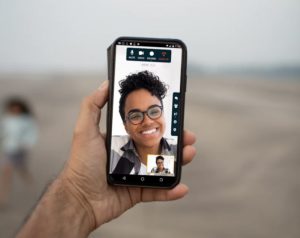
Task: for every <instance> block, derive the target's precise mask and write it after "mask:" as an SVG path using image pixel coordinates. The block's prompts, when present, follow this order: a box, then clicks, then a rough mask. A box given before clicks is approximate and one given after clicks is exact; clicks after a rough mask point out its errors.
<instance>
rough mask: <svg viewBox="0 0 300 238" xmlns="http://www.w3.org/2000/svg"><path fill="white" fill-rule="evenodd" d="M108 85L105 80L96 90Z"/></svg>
mask: <svg viewBox="0 0 300 238" xmlns="http://www.w3.org/2000/svg"><path fill="white" fill-rule="evenodd" d="M107 85H108V80H105V81H104V82H103V83H101V85H100V87H99V88H98V90H101V89H103V88H106V87H107Z"/></svg>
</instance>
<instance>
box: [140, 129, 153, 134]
mask: <svg viewBox="0 0 300 238" xmlns="http://www.w3.org/2000/svg"><path fill="white" fill-rule="evenodd" d="M154 132H156V129H155V128H154V129H151V130H148V131H143V132H142V134H144V135H149V134H152V133H154Z"/></svg>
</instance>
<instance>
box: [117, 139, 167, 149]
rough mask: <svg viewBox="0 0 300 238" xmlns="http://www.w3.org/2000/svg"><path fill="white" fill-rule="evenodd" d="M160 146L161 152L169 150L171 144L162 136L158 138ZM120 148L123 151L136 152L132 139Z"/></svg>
mask: <svg viewBox="0 0 300 238" xmlns="http://www.w3.org/2000/svg"><path fill="white" fill-rule="evenodd" d="M160 146H161V152H162V153H163V152H164V151H171V146H170V145H169V143H168V142H167V140H166V139H165V138H164V137H162V138H161V140H160ZM121 150H123V151H133V152H136V149H135V145H134V142H133V140H132V139H129V141H128V142H127V143H126V144H125V145H123V146H122V147H121Z"/></svg>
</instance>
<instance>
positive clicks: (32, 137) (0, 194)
mask: <svg viewBox="0 0 300 238" xmlns="http://www.w3.org/2000/svg"><path fill="white" fill-rule="evenodd" d="M36 141H37V126H36V123H35V120H34V116H33V113H32V111H31V109H30V107H29V105H28V104H27V103H26V102H25V101H24V100H22V99H20V98H17V97H14V98H9V99H8V100H7V101H6V102H5V103H4V107H3V115H2V117H1V120H0V150H1V157H2V158H1V164H0V169H1V170H0V172H1V173H0V185H1V187H0V205H5V204H7V203H8V201H9V197H10V192H11V185H12V178H13V173H14V172H15V171H16V172H17V173H18V174H19V175H20V176H21V178H22V179H23V180H24V181H25V182H26V184H27V185H31V184H32V182H33V177H32V175H31V173H30V172H29V170H28V152H29V151H30V149H31V148H32V147H33V146H34V144H35V143H36Z"/></svg>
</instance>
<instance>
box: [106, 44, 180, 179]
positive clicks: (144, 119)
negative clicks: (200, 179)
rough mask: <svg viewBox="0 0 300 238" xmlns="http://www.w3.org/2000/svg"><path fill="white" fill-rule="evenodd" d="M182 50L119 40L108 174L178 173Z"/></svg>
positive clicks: (175, 45) (116, 55) (164, 174)
mask: <svg viewBox="0 0 300 238" xmlns="http://www.w3.org/2000/svg"><path fill="white" fill-rule="evenodd" d="M181 62H182V48H181V46H180V45H178V44H176V43H174V44H166V43H157V44H153V43H151V45H150V43H142V42H133V41H128V42H127V41H120V42H117V45H116V51H115V70H114V96H113V117H112V139H111V153H110V171H109V172H110V174H126V175H151V176H175V171H176V168H175V167H176V166H175V164H176V157H177V144H178V129H179V115H180V112H179V109H180V106H179V101H180V80H181Z"/></svg>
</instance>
